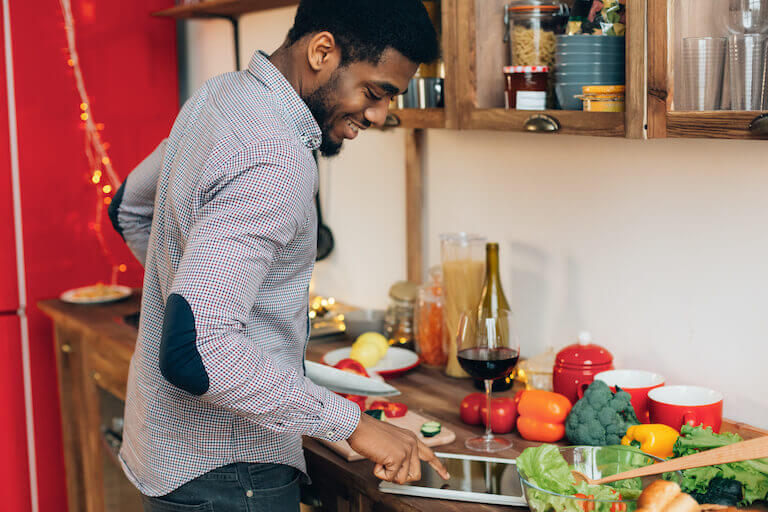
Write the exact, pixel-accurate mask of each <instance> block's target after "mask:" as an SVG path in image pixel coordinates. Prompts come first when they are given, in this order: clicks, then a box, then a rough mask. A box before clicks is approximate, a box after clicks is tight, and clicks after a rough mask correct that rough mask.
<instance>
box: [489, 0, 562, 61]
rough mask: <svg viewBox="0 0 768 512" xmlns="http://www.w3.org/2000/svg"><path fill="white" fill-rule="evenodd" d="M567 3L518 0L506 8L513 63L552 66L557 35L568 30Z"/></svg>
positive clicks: (505, 19) (505, 22) (553, 0)
mask: <svg viewBox="0 0 768 512" xmlns="http://www.w3.org/2000/svg"><path fill="white" fill-rule="evenodd" d="M568 15H569V10H568V6H567V5H566V4H565V3H564V2H561V1H559V0H515V1H513V2H510V3H509V4H507V6H506V8H505V10H504V24H505V25H506V27H507V32H506V35H505V37H504V41H506V42H509V54H510V62H511V63H512V65H513V66H552V65H553V64H554V63H555V44H556V39H555V35H557V34H563V33H564V32H565V25H566V23H567V22H568Z"/></svg>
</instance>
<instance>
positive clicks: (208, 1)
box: [152, 0, 298, 20]
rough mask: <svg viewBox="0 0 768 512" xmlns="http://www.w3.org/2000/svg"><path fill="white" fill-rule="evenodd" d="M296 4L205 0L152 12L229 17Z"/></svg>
mask: <svg viewBox="0 0 768 512" xmlns="http://www.w3.org/2000/svg"><path fill="white" fill-rule="evenodd" d="M296 4H298V1H297V0H205V1H203V2H200V3H197V4H191V5H177V6H176V7H171V8H168V9H163V10H162V11H157V12H154V13H152V15H153V16H164V17H167V18H176V19H179V20H182V19H189V18H231V17H235V16H240V15H242V14H246V13H249V12H255V11H266V10H267V9H275V8H277V7H287V6H289V5H296Z"/></svg>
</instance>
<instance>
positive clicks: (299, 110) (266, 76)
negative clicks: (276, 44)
mask: <svg viewBox="0 0 768 512" xmlns="http://www.w3.org/2000/svg"><path fill="white" fill-rule="evenodd" d="M248 72H249V73H251V74H252V75H253V76H255V77H256V78H257V79H258V80H260V81H261V82H262V83H263V84H264V85H266V86H267V87H268V88H269V89H270V90H271V91H272V92H274V93H275V94H276V95H277V100H278V103H279V104H280V106H281V107H282V109H283V111H284V112H285V113H286V114H287V115H288V117H289V119H290V121H291V123H292V125H293V129H294V130H295V131H296V133H297V135H298V136H299V137H300V138H301V141H302V142H303V143H304V145H305V146H307V147H308V148H309V149H312V150H316V149H317V148H319V147H320V142H321V141H322V132H321V130H320V126H319V125H318V124H317V121H316V120H315V117H314V116H313V115H312V112H310V110H309V107H308V106H307V104H306V103H304V100H302V99H301V96H299V94H298V93H297V92H296V89H294V88H293V86H292V85H291V84H290V83H288V80H287V79H286V78H285V76H284V75H283V74H282V73H281V72H280V70H278V69H277V68H276V67H275V66H274V64H272V63H271V62H270V61H269V56H268V55H267V54H266V53H264V52H263V51H261V50H259V51H257V52H255V53H254V54H253V57H251V61H250V62H249V63H248Z"/></svg>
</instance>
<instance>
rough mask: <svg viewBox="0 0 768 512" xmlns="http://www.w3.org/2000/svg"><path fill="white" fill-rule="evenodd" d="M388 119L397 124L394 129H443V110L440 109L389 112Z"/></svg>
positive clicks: (412, 109)
mask: <svg viewBox="0 0 768 512" xmlns="http://www.w3.org/2000/svg"><path fill="white" fill-rule="evenodd" d="M389 116H390V118H394V119H393V121H394V122H396V123H397V124H392V125H390V127H395V128H445V109H442V108H426V109H418V108H405V109H392V110H390V111H389Z"/></svg>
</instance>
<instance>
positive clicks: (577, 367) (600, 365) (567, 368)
mask: <svg viewBox="0 0 768 512" xmlns="http://www.w3.org/2000/svg"><path fill="white" fill-rule="evenodd" d="M606 370H613V355H612V354H611V353H610V352H608V350H606V349H605V348H603V347H601V346H600V345H595V344H593V343H592V336H591V335H590V334H589V333H588V332H581V333H579V341H578V343H575V344H573V345H568V346H567V347H565V348H564V349H562V350H561V351H560V352H558V353H557V356H556V357H555V368H554V372H553V375H552V388H553V389H554V391H555V393H560V394H561V395H565V396H566V397H568V400H570V401H571V403H575V402H576V401H577V400H578V399H579V398H581V396H582V395H583V394H584V389H586V387H587V386H589V385H590V384H591V383H592V381H593V380H594V378H595V375H597V374H598V373H600V372H604V371H606Z"/></svg>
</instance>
